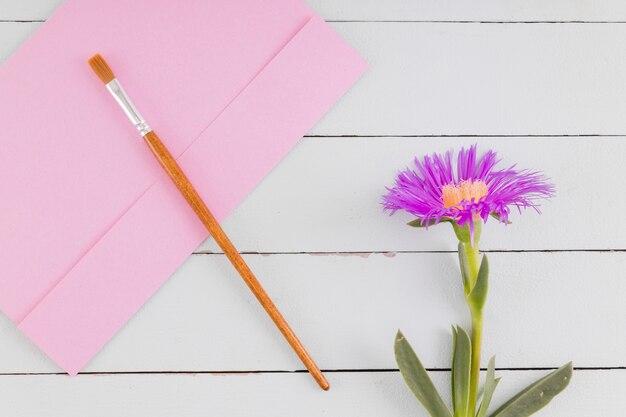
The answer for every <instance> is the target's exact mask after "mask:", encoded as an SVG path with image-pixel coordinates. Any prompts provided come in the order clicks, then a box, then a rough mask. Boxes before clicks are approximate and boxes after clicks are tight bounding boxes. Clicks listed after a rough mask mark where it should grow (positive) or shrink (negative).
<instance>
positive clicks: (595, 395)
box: [0, 370, 626, 417]
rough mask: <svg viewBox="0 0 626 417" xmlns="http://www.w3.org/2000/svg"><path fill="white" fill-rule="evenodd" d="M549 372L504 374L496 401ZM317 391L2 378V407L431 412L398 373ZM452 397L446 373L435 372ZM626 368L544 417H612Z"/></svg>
mask: <svg viewBox="0 0 626 417" xmlns="http://www.w3.org/2000/svg"><path fill="white" fill-rule="evenodd" d="M545 373H546V371H522V372H519V371H518V372H512V371H498V372H496V374H497V375H498V376H502V377H503V379H502V381H501V383H500V384H499V385H498V389H497V390H496V392H495V395H494V400H493V406H494V410H495V407H497V406H498V405H500V404H502V403H503V402H504V400H505V399H507V398H508V397H510V396H512V395H513V394H514V393H516V392H517V391H518V390H520V389H521V388H523V387H524V386H525V385H527V384H529V383H530V382H532V381H533V380H534V379H537V378H539V377H541V376H542V375H544V374H545ZM330 377H331V382H332V384H333V386H334V387H335V388H334V389H333V390H331V391H329V392H323V391H319V390H315V389H314V388H313V381H309V380H308V379H307V378H308V377H307V375H303V374H263V375H258V374H246V375H202V374H200V375H196V374H189V375H90V376H78V377H75V378H69V377H66V376H11V377H0V411H2V413H3V415H6V416H11V417H39V416H68V415H72V416H88V417H110V416H150V417H171V416H185V417H206V416H207V415H220V416H232V417H248V416H256V417H293V416H298V417H314V416H321V415H324V416H346V417H347V416H362V417H380V416H394V417H405V416H406V417H427V415H426V413H425V412H424V411H423V410H422V409H421V407H420V405H419V404H418V403H417V401H416V400H415V399H414V398H413V397H412V394H411V393H410V391H409V390H408V389H407V388H406V387H405V386H404V383H403V381H402V377H401V376H400V374H399V373H398V372H389V373H369V372H367V373H339V374H331V375H330ZM433 379H434V382H435V384H436V385H437V386H438V387H440V388H441V390H442V392H443V393H445V394H446V395H445V397H444V398H445V401H447V402H449V401H450V399H449V394H447V393H448V391H449V390H448V389H447V388H448V385H449V376H448V373H447V372H438V373H435V375H434V376H433ZM624 384H626V371H624V370H615V371H600V372H590V371H582V372H575V373H574V377H573V379H572V384H571V387H570V388H568V389H567V390H566V391H565V392H564V393H563V394H562V395H561V396H559V397H557V398H556V399H554V400H553V402H552V403H551V404H550V406H549V408H547V409H545V410H542V411H540V412H539V413H537V414H536V416H537V417H547V416H551V417H572V416H613V415H616V414H615V410H622V409H624V407H625V406H626V397H625V396H624V395H623V387H624Z"/></svg>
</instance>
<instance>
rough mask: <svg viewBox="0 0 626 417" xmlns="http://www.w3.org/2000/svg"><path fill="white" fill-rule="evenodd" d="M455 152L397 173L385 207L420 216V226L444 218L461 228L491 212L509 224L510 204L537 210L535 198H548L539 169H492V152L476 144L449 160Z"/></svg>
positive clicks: (550, 189)
mask: <svg viewBox="0 0 626 417" xmlns="http://www.w3.org/2000/svg"><path fill="white" fill-rule="evenodd" d="M452 158H453V153H452V152H451V151H448V152H446V154H445V155H440V154H433V155H432V156H428V155H426V156H424V158H423V160H422V161H420V160H419V159H417V158H416V159H415V161H414V162H415V167H416V168H417V170H413V169H408V168H407V169H406V170H405V171H403V172H400V174H398V177H397V178H396V182H395V185H394V186H393V187H391V188H387V191H388V192H387V194H386V195H385V196H383V206H384V208H385V210H391V211H392V214H393V213H394V212H396V211H397V210H404V211H407V212H408V213H411V214H412V215H414V216H416V217H417V218H418V219H419V220H421V224H422V225H423V226H426V227H428V225H432V224H437V223H439V222H440V221H442V220H445V221H453V222H456V223H457V224H458V225H460V226H462V225H464V224H466V223H468V222H469V228H470V231H471V233H473V223H474V222H473V221H470V220H477V219H479V218H481V219H482V220H483V221H485V222H486V221H487V219H488V218H489V216H490V215H493V216H494V217H496V218H498V219H499V220H500V221H501V222H503V223H508V220H509V214H510V212H511V207H517V209H518V210H519V211H520V212H521V209H522V207H523V208H526V207H532V208H533V209H535V210H536V211H537V212H539V209H538V204H537V202H536V201H537V200H538V199H544V198H548V197H552V196H553V195H554V186H553V185H552V184H549V183H548V182H546V178H545V177H544V176H543V175H542V174H541V173H539V172H533V171H528V170H516V169H515V166H511V167H510V168H505V169H500V170H497V169H496V165H497V164H498V162H499V159H498V157H497V154H496V152H494V151H492V150H489V151H487V152H486V153H485V154H484V155H483V156H482V158H480V159H478V158H477V156H476V145H473V146H471V147H470V148H469V149H468V150H465V149H464V148H462V149H461V151H460V152H459V154H458V156H457V159H456V172H455V169H454V168H453V164H452Z"/></svg>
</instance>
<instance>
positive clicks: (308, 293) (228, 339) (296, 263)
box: [0, 252, 626, 373]
mask: <svg viewBox="0 0 626 417" xmlns="http://www.w3.org/2000/svg"><path fill="white" fill-rule="evenodd" d="M33 256H36V254H34V255H33ZM245 258H246V261H249V263H250V266H251V268H252V269H253V270H254V271H255V272H256V273H257V275H258V277H259V279H260V280H261V282H262V283H263V285H264V286H265V287H266V289H267V291H268V293H269V294H270V295H271V296H272V297H273V298H274V301H275V302H276V304H277V306H278V307H279V308H280V310H281V311H282V313H283V314H284V315H285V317H286V319H287V320H288V321H289V322H290V324H291V325H292V327H293V328H294V330H295V331H296V333H297V334H298V335H299V337H300V338H301V340H302V342H303V343H304V344H305V346H307V348H308V349H309V351H310V352H311V354H312V355H313V357H314V358H315V359H316V361H317V362H318V364H319V365H320V367H321V368H323V369H393V368H395V367H396V365H395V361H394V358H393V338H394V335H395V332H396V329H398V328H401V329H402V330H403V332H404V333H405V335H406V336H407V338H408V339H409V340H410V341H411V342H412V344H413V346H414V348H415V349H416V351H417V352H419V355H420V357H421V358H422V360H423V361H424V363H425V365H426V366H427V367H431V368H447V367H449V366H450V357H451V351H450V345H451V335H450V326H451V324H461V325H463V326H464V327H466V328H468V327H469V318H468V314H467V311H466V307H465V304H464V301H463V295H462V289H461V279H460V277H459V272H458V269H457V268H458V266H457V259H456V255H455V254H452V253H444V254H440V253H436V254H397V255H395V256H394V255H392V254H372V255H369V256H363V255H353V256H345V255H327V256H312V255H306V254H303V255H272V256H263V255H249V256H246V257H245ZM490 264H491V271H492V272H491V275H492V276H491V283H490V298H489V301H488V304H487V307H486V316H485V336H484V338H485V347H484V356H485V357H484V360H485V363H484V364H485V365H486V360H487V359H488V357H489V356H491V355H493V354H497V357H498V365H499V366H500V367H506V368H520V367H521V368H524V367H556V366H559V365H561V364H562V363H564V362H566V361H569V360H573V361H574V362H575V364H576V366H580V367H607V366H612V367H616V366H626V361H625V359H626V355H625V353H626V351H625V350H624V346H626V330H625V329H624V328H623V326H619V325H607V323H616V324H618V323H626V309H624V308H623V295H624V294H626V280H624V279H623V271H624V270H626V253H623V252H620V253H588V252H587V253H493V254H490ZM0 340H2V345H1V347H0V349H2V350H1V354H0V373H7V372H59V369H58V368H57V367H56V366H55V365H54V364H53V363H52V362H51V361H49V360H48V359H46V358H45V357H44V355H43V354H42V353H41V352H39V351H38V349H37V348H36V347H35V346H33V345H32V344H30V342H28V341H27V340H25V337H24V336H22V335H21V333H20V332H19V331H18V330H17V329H16V328H15V326H14V325H13V324H12V323H9V322H8V319H6V318H4V317H3V318H2V320H0ZM599 346H601V347H602V348H601V349H599V348H598V347H599ZM298 369H303V367H302V365H301V363H300V362H299V361H298V359H297V357H296V356H295V355H294V354H293V352H292V351H291V349H290V348H289V346H288V345H287V344H286V343H285V342H284V340H283V339H282V338H281V336H280V334H279V333H278V331H277V330H276V329H275V328H274V326H273V324H272V323H271V321H270V320H269V319H268V318H267V316H266V315H265V313H264V312H263V310H262V309H261V307H260V306H259V305H258V303H257V302H256V300H255V299H254V298H253V297H252V295H251V294H250V292H249V290H248V289H247V288H246V287H245V285H244V284H243V282H242V281H241V279H240V278H239V277H238V276H237V274H236V272H235V271H234V270H233V269H232V267H231V266H230V265H229V263H228V261H227V260H226V259H225V257H224V256H222V255H195V256H193V257H191V258H190V259H189V260H188V261H187V262H186V263H185V264H184V265H183V266H182V267H181V268H180V270H179V271H178V272H177V273H176V274H175V275H174V276H173V277H172V278H171V279H170V280H169V281H168V283H167V284H166V285H165V286H164V288H163V289H162V290H161V291H159V292H158V293H157V294H156V296H155V297H153V298H152V299H151V300H150V301H149V302H148V303H147V305H146V306H145V307H144V308H143V309H142V310H141V311H140V312H139V313H138V314H137V315H136V316H135V317H134V318H132V319H131V321H130V322H129V324H128V325H127V326H126V327H125V328H123V329H122V331H121V332H120V333H119V334H118V335H117V336H116V337H115V338H114V339H113V340H112V341H111V342H110V343H109V344H108V345H107V346H106V348H105V349H104V350H103V351H102V352H101V353H100V354H99V355H98V356H97V357H96V359H95V360H94V361H93V362H92V363H91V364H89V365H88V367H87V368H86V371H90V372H104V371H199V370H206V371H224V370H229V371H251V370H285V371H292V370H298Z"/></svg>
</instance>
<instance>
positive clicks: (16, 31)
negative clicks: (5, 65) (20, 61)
mask: <svg viewBox="0 0 626 417" xmlns="http://www.w3.org/2000/svg"><path fill="white" fill-rule="evenodd" d="M0 1H2V0H0ZM1 9H2V6H0V10H1ZM39 26H41V23H14V22H0V64H2V62H3V61H4V60H6V59H7V58H8V57H9V56H10V55H11V54H12V53H13V52H15V50H17V48H19V46H20V45H21V44H22V43H23V42H24V41H26V39H28V37H29V36H30V35H32V34H33V33H35V31H36V30H37V28H38V27H39Z"/></svg>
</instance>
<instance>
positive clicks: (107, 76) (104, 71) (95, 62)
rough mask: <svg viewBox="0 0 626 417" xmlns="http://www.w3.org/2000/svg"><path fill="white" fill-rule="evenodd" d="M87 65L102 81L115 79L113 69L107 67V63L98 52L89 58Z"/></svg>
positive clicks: (106, 82)
mask: <svg viewBox="0 0 626 417" xmlns="http://www.w3.org/2000/svg"><path fill="white" fill-rule="evenodd" d="M89 65H90V66H91V69H92V70H93V72H95V73H96V75H97V76H98V77H99V78H100V79H101V80H102V82H103V83H105V84H108V83H110V82H111V81H113V79H115V74H113V70H111V67H109V64H107V62H106V61H105V60H104V58H102V56H101V55H100V54H95V55H94V56H92V57H91V58H89Z"/></svg>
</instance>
